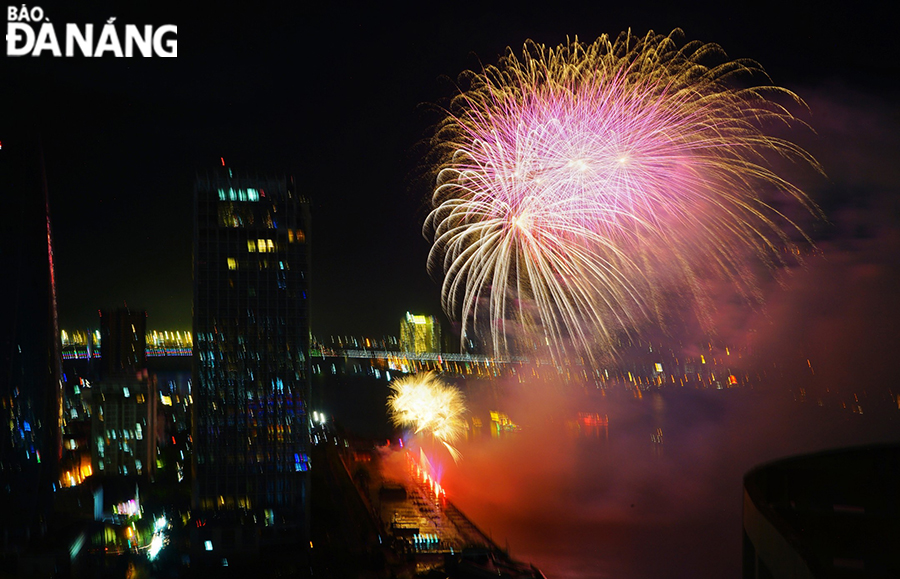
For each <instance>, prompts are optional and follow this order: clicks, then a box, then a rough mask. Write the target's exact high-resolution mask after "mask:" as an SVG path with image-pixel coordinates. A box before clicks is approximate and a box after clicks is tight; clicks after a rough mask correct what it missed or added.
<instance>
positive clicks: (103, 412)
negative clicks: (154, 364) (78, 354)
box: [91, 370, 158, 475]
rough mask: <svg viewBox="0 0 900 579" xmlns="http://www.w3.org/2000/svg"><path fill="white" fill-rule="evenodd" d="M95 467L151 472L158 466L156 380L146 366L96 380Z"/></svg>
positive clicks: (100, 470)
mask: <svg viewBox="0 0 900 579" xmlns="http://www.w3.org/2000/svg"><path fill="white" fill-rule="evenodd" d="M93 389H94V390H95V392H94V393H93V395H94V398H95V408H94V414H93V416H92V419H91V437H92V439H93V445H92V451H93V452H92V456H91V470H92V472H94V473H97V474H106V475H117V474H119V475H148V474H150V473H152V472H153V471H154V470H155V466H156V403H157V399H158V394H157V392H158V390H157V388H156V380H155V378H154V377H151V376H150V375H149V374H148V373H147V371H146V370H143V371H141V372H138V373H137V374H135V375H125V374H122V375H120V376H119V377H117V378H105V379H104V380H102V381H100V382H99V383H97V384H95V385H94V387H93Z"/></svg>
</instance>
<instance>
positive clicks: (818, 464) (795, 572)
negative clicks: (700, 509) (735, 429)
mask: <svg viewBox="0 0 900 579" xmlns="http://www.w3.org/2000/svg"><path fill="white" fill-rule="evenodd" d="M743 550H744V557H743V560H744V564H743V577H744V579H757V578H759V579H762V578H780V577H785V578H787V577H791V578H795V579H802V578H812V577H816V578H819V577H842V578H843V577H848V578H849V577H896V576H898V575H900V445H896V444H894V445H878V446H865V447H857V448H850V449H841V450H831V451H825V452H821V453H816V454H809V455H804V456H799V457H793V458H788V459H783V460H779V461H776V462H772V463H769V464H766V465H763V466H760V467H757V468H755V469H753V470H752V471H750V472H749V473H747V475H746V476H745V477H744V549H743Z"/></svg>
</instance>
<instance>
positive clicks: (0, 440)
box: [0, 129, 62, 544]
mask: <svg viewBox="0 0 900 579" xmlns="http://www.w3.org/2000/svg"><path fill="white" fill-rule="evenodd" d="M0 183H2V186H3V192H2V194H0V248H2V249H0V277H2V279H3V281H2V283H0V303H2V304H3V305H2V308H0V535H3V536H4V537H9V541H10V544H12V541H14V540H15V538H16V537H23V536H27V534H28V533H30V532H31V531H30V530H29V529H37V528H40V523H41V521H42V520H43V521H45V520H46V517H47V516H48V515H49V510H50V507H51V505H52V500H51V499H52V496H53V490H54V489H55V488H56V486H57V485H58V484H59V459H60V456H61V453H62V444H61V422H62V415H61V409H62V405H61V398H62V383H61V379H62V370H61V366H62V358H61V353H60V342H59V328H58V320H57V312H56V286H55V282H54V264H53V238H52V229H51V224H50V201H49V195H48V190H47V181H46V177H45V172H44V167H43V161H42V154H41V148H40V146H39V144H38V143H37V142H34V141H31V140H29V139H27V138H22V139H20V138H18V135H16V134H15V133H13V134H10V133H9V130H8V129H7V133H6V134H5V135H4V137H3V149H2V151H0ZM6 542H7V541H6V539H4V544H5V543H6Z"/></svg>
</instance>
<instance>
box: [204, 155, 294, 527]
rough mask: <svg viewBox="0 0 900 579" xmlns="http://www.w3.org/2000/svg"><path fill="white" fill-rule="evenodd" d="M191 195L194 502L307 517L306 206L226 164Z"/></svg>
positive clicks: (279, 184) (285, 187) (288, 189)
mask: <svg viewBox="0 0 900 579" xmlns="http://www.w3.org/2000/svg"><path fill="white" fill-rule="evenodd" d="M194 197H195V224H194V322H193V323H194V326H193V335H194V362H193V367H194V370H193V374H194V378H193V426H192V428H193V437H192V438H193V465H192V467H193V483H192V484H193V489H192V490H193V502H194V507H195V508H196V509H199V510H201V511H204V512H209V511H232V512H246V511H254V512H256V511H267V513H266V516H267V517H269V516H270V515H271V513H272V512H275V513H276V515H285V516H290V517H291V518H296V516H300V517H301V518H302V519H306V517H305V514H306V513H307V512H308V500H309V498H308V489H309V482H308V481H309V477H308V470H309V423H308V418H307V402H308V400H309V383H310V382H309V359H308V352H309V305H308V304H309V299H308V291H309V290H308V283H309V282H308V278H309V275H308V273H309V271H308V270H309V246H308V244H307V235H308V230H309V205H308V202H307V201H306V199H304V198H303V197H302V196H301V195H300V194H299V193H298V192H297V189H296V186H295V184H294V181H293V179H292V178H284V177H276V178H270V177H260V176H250V175H238V174H236V173H232V172H231V170H230V169H225V168H222V169H221V170H220V171H218V172H216V173H213V174H208V175H205V176H201V177H199V178H198V179H197V182H196V185H195V192H194Z"/></svg>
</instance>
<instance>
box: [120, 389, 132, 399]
mask: <svg viewBox="0 0 900 579" xmlns="http://www.w3.org/2000/svg"><path fill="white" fill-rule="evenodd" d="M122 396H124V397H125V398H129V397H131V391H130V390H129V389H128V388H127V387H123V388H122Z"/></svg>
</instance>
